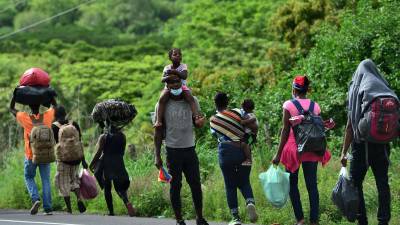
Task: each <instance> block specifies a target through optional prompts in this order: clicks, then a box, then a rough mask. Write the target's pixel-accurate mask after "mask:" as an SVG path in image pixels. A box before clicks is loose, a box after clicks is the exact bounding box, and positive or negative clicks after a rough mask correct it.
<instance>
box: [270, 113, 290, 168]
mask: <svg viewBox="0 0 400 225" xmlns="http://www.w3.org/2000/svg"><path fill="white" fill-rule="evenodd" d="M289 118H290V113H289V111H287V110H286V109H283V119H282V124H283V128H282V131H281V138H280V143H279V147H278V152H277V153H276V155H275V157H274V159H273V160H272V163H274V164H275V165H277V164H279V162H280V159H281V155H282V151H283V147H284V146H285V144H286V141H287V139H288V138H289V134H290V123H289Z"/></svg>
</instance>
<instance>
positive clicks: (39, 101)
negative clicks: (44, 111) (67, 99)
mask: <svg viewBox="0 0 400 225" xmlns="http://www.w3.org/2000/svg"><path fill="white" fill-rule="evenodd" d="M56 96H57V94H56V92H55V91H54V89H52V88H50V87H31V86H20V87H17V88H16V89H15V90H14V97H15V102H17V103H20V104H23V105H43V106H46V107H49V106H50V103H51V101H52V100H53V98H54V97H56Z"/></svg>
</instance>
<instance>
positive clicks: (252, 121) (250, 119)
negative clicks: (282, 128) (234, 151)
mask: <svg viewBox="0 0 400 225" xmlns="http://www.w3.org/2000/svg"><path fill="white" fill-rule="evenodd" d="M256 121H257V119H256V118H255V117H249V118H248V119H242V120H241V121H240V123H241V124H242V125H243V126H247V125H249V124H251V123H255V122H256Z"/></svg>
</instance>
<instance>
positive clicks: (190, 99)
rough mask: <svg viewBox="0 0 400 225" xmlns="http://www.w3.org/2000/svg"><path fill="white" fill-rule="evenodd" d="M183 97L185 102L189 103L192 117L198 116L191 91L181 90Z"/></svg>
mask: <svg viewBox="0 0 400 225" xmlns="http://www.w3.org/2000/svg"><path fill="white" fill-rule="evenodd" d="M183 98H184V99H185V101H186V102H188V103H189V104H190V109H191V110H192V113H193V117H196V116H198V115H199V111H197V105H196V101H195V100H194V97H193V95H192V93H191V92H190V91H183Z"/></svg>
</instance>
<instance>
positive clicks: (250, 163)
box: [242, 159, 253, 166]
mask: <svg viewBox="0 0 400 225" xmlns="http://www.w3.org/2000/svg"><path fill="white" fill-rule="evenodd" d="M252 164H253V162H252V161H251V159H246V160H245V161H244V162H242V166H251V165H252Z"/></svg>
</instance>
